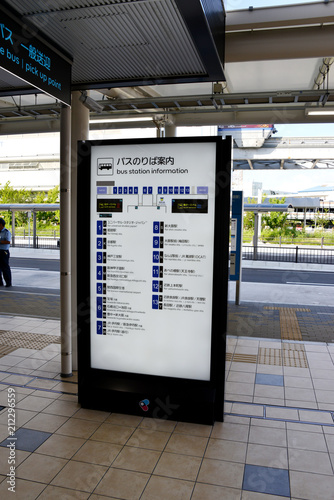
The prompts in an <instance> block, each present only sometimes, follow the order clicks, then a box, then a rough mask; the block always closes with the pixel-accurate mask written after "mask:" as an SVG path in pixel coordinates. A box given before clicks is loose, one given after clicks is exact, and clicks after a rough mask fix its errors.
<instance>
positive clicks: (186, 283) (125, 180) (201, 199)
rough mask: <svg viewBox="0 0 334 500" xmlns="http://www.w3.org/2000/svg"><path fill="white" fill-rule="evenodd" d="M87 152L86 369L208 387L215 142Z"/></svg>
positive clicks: (95, 148)
mask: <svg viewBox="0 0 334 500" xmlns="http://www.w3.org/2000/svg"><path fill="white" fill-rule="evenodd" d="M218 143H222V140H221V139H219V142H218ZM89 156H90V193H89V195H90V196H89V198H90V215H89V226H90V243H89V246H90V248H89V259H90V262H89V270H87V272H89V274H90V289H89V303H90V310H91V319H90V332H89V338H90V343H89V344H90V354H89V364H90V368H91V369H92V370H93V371H101V370H103V371H104V372H113V373H118V374H120V373H121V374H136V376H150V377H151V378H154V377H161V380H167V379H182V380H187V381H194V382H195V381H200V382H201V383H208V384H210V383H212V379H213V372H214V364H215V363H214V362H213V360H212V348H213V342H214V339H213V333H212V331H213V322H215V321H216V319H215V318H214V315H213V299H214V293H215V286H216V285H217V283H216V282H215V283H214V262H215V223H216V213H217V206H216V204H217V200H218V199H219V197H217V186H216V168H217V140H216V139H214V140H208V141H201V142H196V141H192V142H182V141H181V140H179V141H177V140H174V142H172V143H170V142H169V141H163V140H162V141H161V140H160V141H159V140H157V142H154V141H153V142H152V141H151V142H148V143H147V142H146V143H145V142H142V143H135V144H129V143H125V144H124V143H122V142H121V143H116V144H110V143H107V144H103V143H102V144H101V143H100V142H99V143H96V144H95V143H94V142H92V143H91V145H90V155H89ZM226 241H227V244H228V237H227V239H226ZM222 280H223V278H222V279H221V282H220V284H219V287H220V289H221V290H223V289H224V287H225V284H224V283H223V282H222ZM223 322H224V321H223ZM223 329H224V327H223ZM221 369H222V367H221Z"/></svg>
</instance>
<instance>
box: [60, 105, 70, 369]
mask: <svg viewBox="0 0 334 500" xmlns="http://www.w3.org/2000/svg"><path fill="white" fill-rule="evenodd" d="M70 144H71V109H70V108H69V107H68V106H63V108H62V110H61V115H60V332H61V375H62V376H63V377H70V376H71V375H72V345H71V343H72V322H71V160H70V150H71V147H70Z"/></svg>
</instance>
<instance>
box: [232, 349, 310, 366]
mask: <svg viewBox="0 0 334 500" xmlns="http://www.w3.org/2000/svg"><path fill="white" fill-rule="evenodd" d="M226 360H227V361H233V362H239V363H258V364H259V365H271V366H282V365H284V366H292V367H294V368H308V363H307V357H306V352H305V348H304V346H303V345H300V344H290V343H286V344H283V347H282V349H275V348H271V347H259V350H258V354H257V355H256V354H232V353H227V355H226Z"/></svg>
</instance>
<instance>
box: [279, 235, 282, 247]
mask: <svg viewBox="0 0 334 500" xmlns="http://www.w3.org/2000/svg"><path fill="white" fill-rule="evenodd" d="M279 246H280V247H281V246H282V236H280V237H279Z"/></svg>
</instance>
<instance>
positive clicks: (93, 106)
mask: <svg viewBox="0 0 334 500" xmlns="http://www.w3.org/2000/svg"><path fill="white" fill-rule="evenodd" d="M79 101H81V102H82V104H83V105H84V106H85V107H86V108H88V109H89V111H95V113H102V111H103V106H101V104H99V103H98V102H96V101H94V99H92V98H91V97H89V95H87V92H86V91H84V92H81V96H80V97H79Z"/></svg>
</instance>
